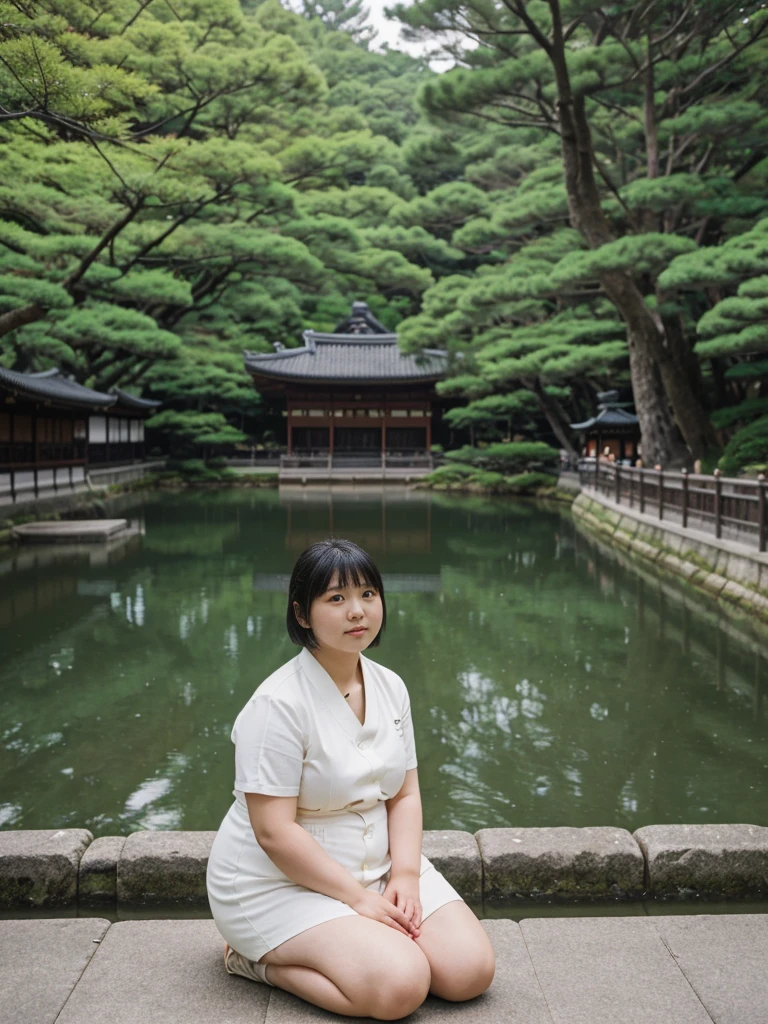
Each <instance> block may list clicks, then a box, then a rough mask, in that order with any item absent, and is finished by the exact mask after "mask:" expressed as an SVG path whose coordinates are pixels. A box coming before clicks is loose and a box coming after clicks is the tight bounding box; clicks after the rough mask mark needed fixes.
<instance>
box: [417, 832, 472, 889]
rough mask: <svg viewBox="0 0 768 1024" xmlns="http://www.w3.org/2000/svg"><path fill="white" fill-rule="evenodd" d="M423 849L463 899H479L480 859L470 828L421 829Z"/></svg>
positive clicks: (425, 854)
mask: <svg viewBox="0 0 768 1024" xmlns="http://www.w3.org/2000/svg"><path fill="white" fill-rule="evenodd" d="M422 852H423V854H424V856H425V857H427V858H428V859H429V860H430V861H432V863H433V864H434V865H435V867H436V868H437V870H438V871H439V872H440V873H441V874H443V875H445V877H446V878H447V880H448V881H449V882H450V883H451V885H452V886H453V887H454V888H455V889H456V891H457V892H458V893H460V894H461V895H462V896H463V897H464V899H467V900H476V899H481V898H482V895H483V862H482V860H481V859H480V850H479V848H478V845H477V840H476V839H475V837H474V836H473V835H472V833H471V832H459V831H454V830H452V829H444V830H434V831H429V832H425V833H424V837H423V842H422Z"/></svg>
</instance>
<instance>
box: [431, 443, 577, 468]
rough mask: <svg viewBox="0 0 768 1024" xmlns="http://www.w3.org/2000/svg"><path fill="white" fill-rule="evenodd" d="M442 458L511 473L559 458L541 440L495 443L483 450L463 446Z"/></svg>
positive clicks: (555, 450) (545, 464) (552, 461)
mask: <svg viewBox="0 0 768 1024" xmlns="http://www.w3.org/2000/svg"><path fill="white" fill-rule="evenodd" d="M445 458H446V459H447V460H448V461H449V462H452V463H466V464H469V465H471V466H477V467H478V468H479V469H487V470H490V471H491V472H497V473H504V474H514V473H522V472H524V471H525V470H530V469H531V468H532V467H542V466H547V465H553V464H554V463H556V462H557V460H558V459H559V458H560V453H559V452H558V451H557V449H556V448H551V447H550V446H549V445H548V444H545V443H544V442H543V441H499V442H497V443H495V444H489V445H488V446H487V447H485V448H473V447H472V446H471V445H465V446H464V447H463V448H458V449H456V450H455V451H452V452H446V453H445Z"/></svg>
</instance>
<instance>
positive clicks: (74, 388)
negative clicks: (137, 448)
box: [0, 366, 162, 412]
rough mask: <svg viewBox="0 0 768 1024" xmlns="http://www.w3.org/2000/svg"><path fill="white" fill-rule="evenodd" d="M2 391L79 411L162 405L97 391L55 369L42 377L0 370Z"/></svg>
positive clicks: (116, 389) (44, 371) (134, 408)
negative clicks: (84, 409)
mask: <svg viewBox="0 0 768 1024" xmlns="http://www.w3.org/2000/svg"><path fill="white" fill-rule="evenodd" d="M0 390H1V391H10V392H11V393H14V394H20V395H25V396H27V397H28V398H36V399H39V400H40V401H41V402H52V403H54V404H56V405H63V406H70V407H75V408H78V409H83V408H86V409H112V410H113V411H115V412H117V411H118V410H120V409H132V410H136V411H144V410H147V411H149V410H150V409H156V408H157V407H158V406H159V405H162V402H155V401H152V400H151V399H149V398H136V396H135V395H129V394H128V393H127V392H126V391H121V390H120V389H119V388H115V390H114V391H113V392H112V391H111V392H109V393H107V392H105V391H94V390H93V389H92V388H87V387H85V386H84V385H83V384H78V383H76V381H73V380H70V379H69V377H65V376H64V374H63V373H62V372H61V371H60V370H56V369H54V370H43V371H41V372H40V373H17V372H16V371H15V370H5V369H3V367H1V366H0Z"/></svg>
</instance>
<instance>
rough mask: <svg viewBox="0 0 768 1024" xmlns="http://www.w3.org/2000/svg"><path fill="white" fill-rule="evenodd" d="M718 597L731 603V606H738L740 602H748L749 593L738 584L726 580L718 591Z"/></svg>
mask: <svg viewBox="0 0 768 1024" xmlns="http://www.w3.org/2000/svg"><path fill="white" fill-rule="evenodd" d="M720 597H722V598H723V600H725V601H731V602H732V603H733V604H740V603H741V602H742V601H745V600H746V601H748V600H749V593H748V591H747V589H746V587H742V585H741V584H740V583H734V582H733V580H728V582H727V583H726V584H725V586H724V587H723V589H722V590H721V591H720Z"/></svg>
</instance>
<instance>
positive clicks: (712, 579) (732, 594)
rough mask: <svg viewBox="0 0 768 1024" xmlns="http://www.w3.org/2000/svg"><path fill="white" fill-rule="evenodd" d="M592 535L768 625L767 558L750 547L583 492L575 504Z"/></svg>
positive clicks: (572, 508)
mask: <svg viewBox="0 0 768 1024" xmlns="http://www.w3.org/2000/svg"><path fill="white" fill-rule="evenodd" d="M571 511H572V512H573V514H574V516H575V517H576V518H577V519H578V520H579V521H580V522H581V523H583V524H584V525H585V526H587V527H588V528H589V529H590V530H591V531H593V532H595V533H597V534H601V535H603V536H605V537H606V538H608V539H610V541H611V544H612V545H615V546H617V547H619V548H621V549H623V550H624V551H626V552H627V553H628V554H630V555H632V556H635V557H637V558H640V559H642V560H643V561H646V562H653V563H654V565H655V566H656V567H657V568H658V569H660V570H662V571H666V572H667V573H671V574H672V575H674V576H678V577H679V578H681V579H683V580H685V581H686V582H687V583H689V584H690V585H691V586H693V587H696V588H697V589H699V590H701V591H703V592H704V593H707V594H710V595H711V596H713V597H715V598H717V600H718V601H721V602H723V603H724V604H725V605H727V606H730V608H731V609H732V610H741V611H742V612H744V613H746V614H748V615H756V616H757V617H758V618H760V619H761V620H763V621H764V622H768V554H766V553H765V552H759V551H757V550H751V549H750V548H749V547H748V546H747V545H746V544H741V543H738V542H736V541H730V540H722V539H718V538H716V537H710V536H708V535H706V534H703V533H701V532H699V531H697V530H691V529H683V527H682V526H679V525H678V524H676V523H669V522H666V521H661V522H660V521H658V520H654V519H653V517H651V516H649V515H644V514H641V513H640V512H639V511H637V510H635V509H629V508H627V507H626V506H624V505H616V504H615V502H613V501H610V500H609V499H608V498H605V497H603V496H602V495H599V494H597V493H596V492H587V491H582V492H581V494H580V495H579V496H578V497H577V498H576V500H575V501H574V502H573V504H572V506H571Z"/></svg>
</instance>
